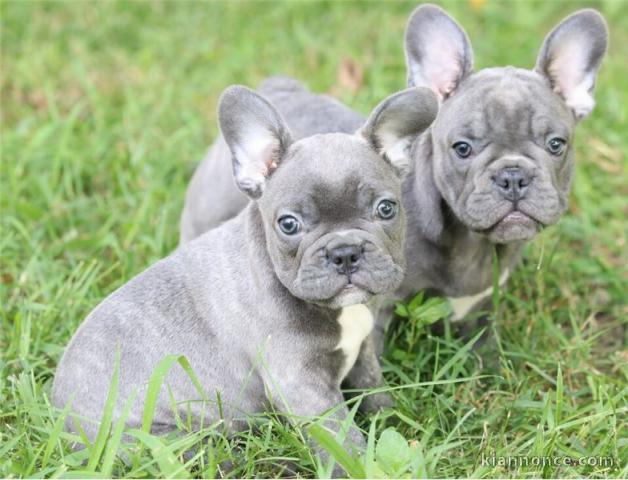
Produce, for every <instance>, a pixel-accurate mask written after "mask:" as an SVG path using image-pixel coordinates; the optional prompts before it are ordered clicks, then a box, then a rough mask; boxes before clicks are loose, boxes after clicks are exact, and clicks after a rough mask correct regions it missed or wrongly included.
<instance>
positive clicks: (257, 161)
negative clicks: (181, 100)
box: [218, 85, 292, 199]
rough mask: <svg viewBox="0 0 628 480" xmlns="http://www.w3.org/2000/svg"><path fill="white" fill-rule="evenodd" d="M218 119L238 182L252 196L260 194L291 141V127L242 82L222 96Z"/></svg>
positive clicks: (255, 196)
mask: <svg viewBox="0 0 628 480" xmlns="http://www.w3.org/2000/svg"><path fill="white" fill-rule="evenodd" d="M218 121H219V123H220V130H221V131H222V135H223V136H224V138H225V141H226V142H227V145H229V149H230V150H231V155H232V162H233V175H234V177H235V181H236V184H237V185H238V187H239V188H240V190H242V191H243V192H244V193H246V194H247V195H248V196H249V197H251V198H253V199H256V198H259V197H260V196H261V195H262V192H263V191H264V185H265V183H266V180H267V178H268V176H269V175H270V174H271V172H272V171H273V170H274V169H275V168H277V166H278V164H279V162H280V160H281V157H282V156H283V154H284V153H285V152H286V150H287V148H288V146H289V145H290V143H291V142H292V139H291V135H290V131H289V130H288V127H287V126H286V124H285V122H284V120H283V119H282V118H281V116H280V115H279V113H278V112H277V110H275V108H274V107H273V106H272V105H271V104H270V103H269V102H268V101H267V100H266V99H264V98H263V97H262V96H260V95H258V94H257V93H255V92H254V91H252V90H250V89H248V88H246V87H242V86H239V85H235V86H232V87H229V88H227V89H226V90H225V91H224V92H223V94H222V96H221V97H220V103H219V106H218Z"/></svg>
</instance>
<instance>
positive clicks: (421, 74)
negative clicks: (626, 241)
mask: <svg viewBox="0 0 628 480" xmlns="http://www.w3.org/2000/svg"><path fill="white" fill-rule="evenodd" d="M607 38H608V32H607V27H606V23H605V21H604V19H603V17H602V16H601V15H600V14H599V13H598V12H596V11H595V10H581V11H579V12H576V13H574V14H573V15H571V16H569V17H567V18H566V19H564V20H563V21H562V22H561V23H560V24H559V25H558V26H556V27H555V28H554V30H553V31H552V32H551V33H550V34H549V35H548V36H547V38H546V39H545V41H544V43H543V45H542V47H541V51H540V53H539V55H538V58H537V61H536V66H535V67H534V69H533V70H526V69H522V68H515V67H497V68H486V69H483V70H480V71H478V72H473V52H472V49H471V44H470V42H469V39H468V37H467V35H466V33H465V32H464V30H463V29H462V28H461V27H460V26H459V25H458V23H456V21H455V20H453V19H452V18H451V17H450V16H449V15H447V14H446V13H445V12H444V11H443V10H441V9H440V8H439V7H436V6H433V5H424V6H421V7H419V8H418V9H417V10H415V12H414V13H413V14H412V16H411V17H410V20H409V22H408V26H407V29H406V34H405V50H406V60H407V66H408V85H409V86H426V87H428V88H430V89H431V90H432V91H434V92H435V93H436V94H437V95H438V96H439V98H440V100H441V109H440V112H439V114H438V118H437V119H436V121H435V122H434V124H433V125H432V127H431V128H430V130H429V131H428V132H427V133H426V134H425V135H423V136H422V137H421V138H420V139H419V140H418V141H417V142H416V143H415V145H414V146H413V149H412V156H413V159H414V162H413V165H414V169H413V171H412V172H411V174H410V176H409V178H408V179H407V181H406V184H405V192H404V205H405V207H406V209H407V211H408V241H407V243H406V259H407V262H408V266H407V274H406V278H405V279H404V282H403V284H402V286H401V288H400V289H399V290H398V292H397V294H400V295H401V296H407V295H412V294H414V293H415V292H416V291H418V290H429V291H431V292H434V293H436V294H437V295H440V296H446V297H450V300H451V301H452V305H453V308H454V320H459V319H462V318H465V316H467V315H468V314H469V312H471V311H473V310H474V309H477V307H478V306H479V305H480V304H481V303H482V302H483V301H484V300H485V299H487V298H490V294H491V291H492V288H491V285H492V252H493V249H496V252H497V255H498V258H499V266H500V269H501V272H500V274H501V275H500V282H501V283H502V284H503V283H504V282H505V281H506V279H507V277H508V275H509V272H511V271H512V268H513V267H514V266H515V265H516V263H517V262H518V260H519V259H520V257H521V253H522V249H523V246H524V243H525V241H526V240H529V239H531V238H532V237H534V236H535V235H536V234H537V233H538V232H539V231H540V230H541V229H542V228H544V227H546V226H549V225H552V224H554V223H556V222H557V221H558V219H559V218H560V217H561V215H562V214H563V213H564V212H565V210H566V209H567V202H568V196H569V189H570V183H571V178H572V172H573V166H574V158H573V148H572V146H573V137H574V129H575V127H576V125H577V123H578V121H580V120H581V119H582V118H584V117H585V116H587V115H588V114H589V113H590V112H591V110H592V108H593V105H594V100H593V88H594V85H595V77H596V74H597V71H598V68H599V66H600V63H601V61H602V58H603V57H604V54H605V51H606V46H607Z"/></svg>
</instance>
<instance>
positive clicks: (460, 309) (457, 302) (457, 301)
mask: <svg viewBox="0 0 628 480" xmlns="http://www.w3.org/2000/svg"><path fill="white" fill-rule="evenodd" d="M509 275H510V272H509V271H508V269H506V270H504V271H503V272H502V275H501V277H499V286H500V287H501V286H502V285H503V284H504V283H506V280H508V276H509ZM492 294H493V287H488V288H487V289H486V290H484V291H482V292H480V293H477V294H475V295H469V296H468V297H456V298H452V297H449V298H448V300H449V303H451V308H452V309H453V311H454V313H453V315H452V317H451V320H452V321H453V322H457V321H460V320H462V319H463V318H464V317H466V316H467V315H468V314H469V312H471V311H472V310H473V308H474V307H475V306H476V305H477V304H479V303H480V302H481V301H482V300H484V299H486V298H488V297H490V296H491V295H492Z"/></svg>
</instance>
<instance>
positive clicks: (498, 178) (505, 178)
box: [493, 167, 532, 202]
mask: <svg viewBox="0 0 628 480" xmlns="http://www.w3.org/2000/svg"><path fill="white" fill-rule="evenodd" d="M531 182H532V177H531V176H530V175H529V174H528V173H526V172H524V171H523V170H522V169H520V168H519V167H509V168H504V169H503V170H501V171H500V172H499V173H498V174H497V175H495V176H494V177H493V185H495V188H496V189H497V191H498V192H499V193H500V194H501V195H502V196H503V197H504V198H506V199H508V200H510V201H511V202H516V201H517V200H519V199H521V198H523V197H524V196H525V194H526V190H527V189H528V187H529V186H530V183H531Z"/></svg>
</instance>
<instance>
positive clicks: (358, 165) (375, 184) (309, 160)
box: [272, 133, 398, 199]
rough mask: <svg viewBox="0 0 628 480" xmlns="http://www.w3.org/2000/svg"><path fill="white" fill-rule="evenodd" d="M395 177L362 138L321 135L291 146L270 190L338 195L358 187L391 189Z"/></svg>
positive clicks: (286, 193) (298, 194) (285, 195)
mask: <svg viewBox="0 0 628 480" xmlns="http://www.w3.org/2000/svg"><path fill="white" fill-rule="evenodd" d="M395 178H396V177H395V175H394V173H393V170H392V167H391V166H390V165H389V164H388V163H387V162H386V161H385V160H384V158H382V157H381V156H380V155H378V154H377V153H376V152H375V151H374V150H373V148H372V147H370V146H369V145H368V143H367V142H366V140H364V139H362V138H361V137H358V136H357V135H349V134H342V133H332V134H320V135H314V136H311V137H308V138H305V139H303V140H299V141H298V142H296V143H295V144H293V145H292V146H290V148H289V150H288V152H287V155H286V158H284V160H283V162H282V165H281V167H280V168H279V169H278V170H277V173H276V175H274V176H273V177H272V183H273V185H272V190H273V192H281V193H280V195H281V196H282V197H283V198H285V199H288V198H290V197H291V196H292V197H295V198H298V197H304V196H308V195H309V196H315V197H318V198H320V197H327V198H334V197H337V198H341V197H346V196H347V195H351V194H352V192H353V194H355V191H356V189H358V188H367V189H368V188H375V189H381V188H387V187H388V188H391V189H393V188H395V185H396V183H398V180H397V181H395Z"/></svg>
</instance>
